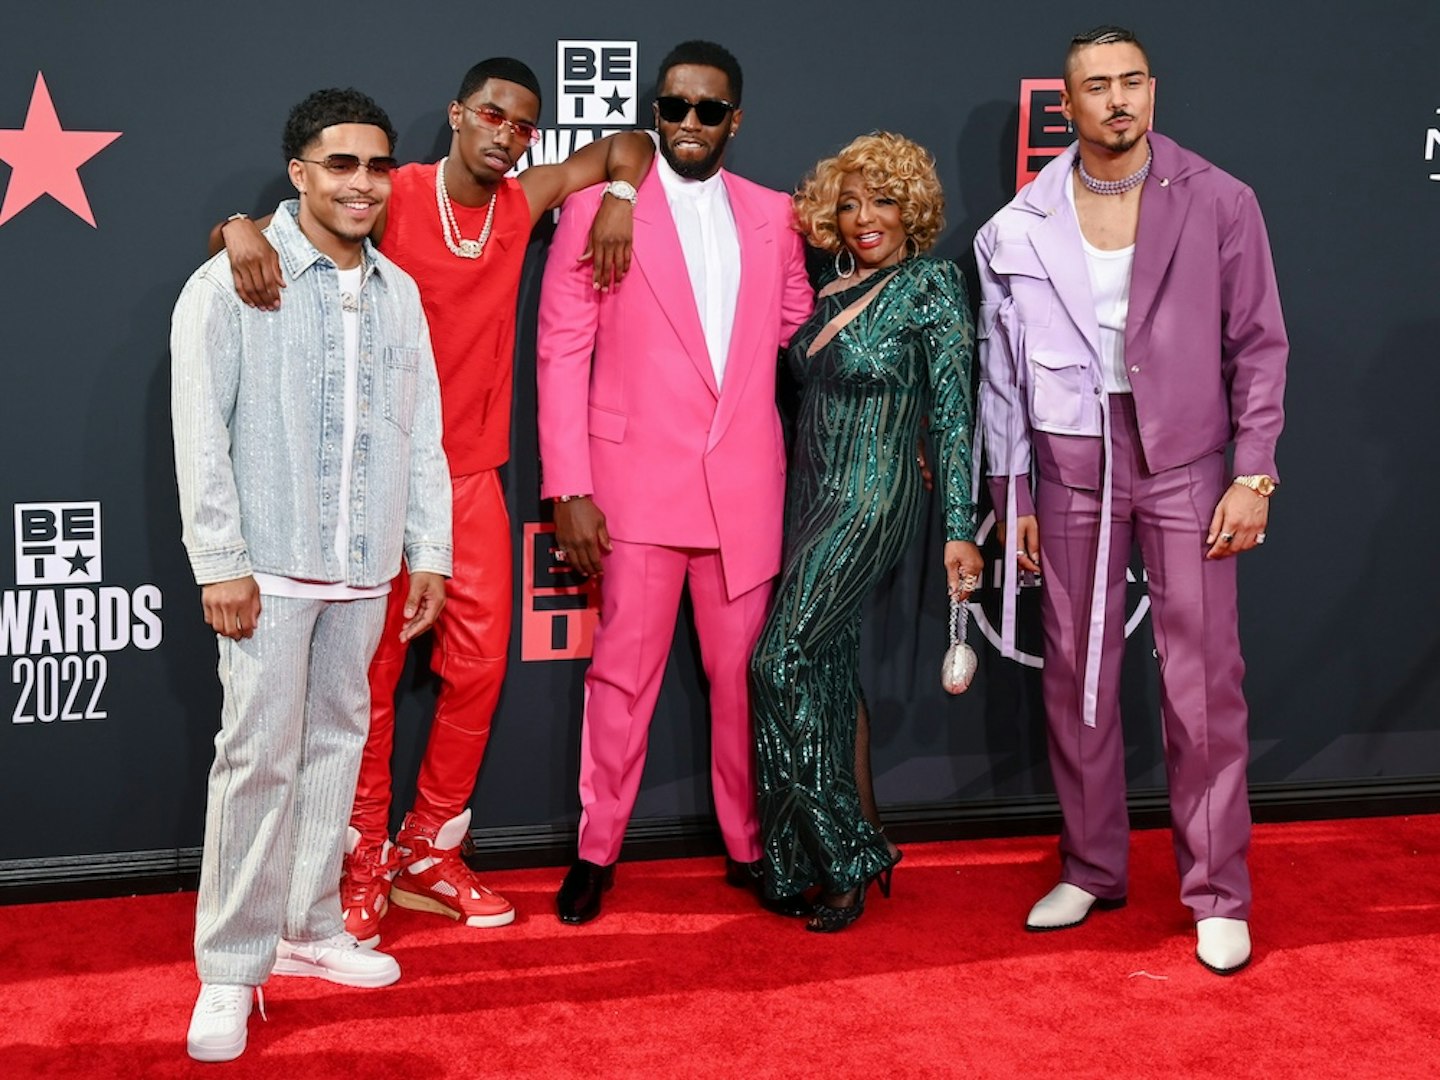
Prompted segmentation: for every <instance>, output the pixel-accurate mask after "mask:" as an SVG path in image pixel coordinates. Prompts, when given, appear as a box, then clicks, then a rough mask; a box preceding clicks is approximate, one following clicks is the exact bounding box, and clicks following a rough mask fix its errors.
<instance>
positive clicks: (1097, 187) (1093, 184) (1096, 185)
mask: <svg viewBox="0 0 1440 1080" xmlns="http://www.w3.org/2000/svg"><path fill="white" fill-rule="evenodd" d="M1154 158H1155V151H1154V150H1153V149H1151V148H1150V147H1148V146H1147V147H1146V148H1145V164H1144V165H1141V166H1140V168H1138V169H1136V170H1135V171H1134V172H1133V173H1131V174H1130V175H1129V176H1124V177H1121V178H1120V179H1119V180H1096V179H1095V177H1093V176H1091V175H1090V174H1089V173H1088V172H1086V171H1085V162H1083V161H1081V160H1080V155H1079V154H1078V153H1077V154H1076V155H1075V168H1076V170H1077V171H1078V172H1079V173H1080V183H1082V184H1084V185H1085V187H1086V188H1088V189H1089V190H1090V191H1093V192H1094V193H1095V194H1096V195H1124V194H1125V192H1127V191H1130V190H1131V189H1133V188H1137V187H1139V186H1140V185H1141V184H1143V183H1144V182H1145V178H1146V177H1147V176H1149V175H1150V162H1151V161H1153V160H1154Z"/></svg>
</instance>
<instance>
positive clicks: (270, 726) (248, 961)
mask: <svg viewBox="0 0 1440 1080" xmlns="http://www.w3.org/2000/svg"><path fill="white" fill-rule="evenodd" d="M261 604H262V609H261V613H260V623H259V625H258V626H257V627H256V629H255V633H254V635H253V636H252V637H250V638H249V639H248V640H244V641H231V640H230V639H229V638H217V641H218V642H219V646H220V665H219V671H220V685H221V687H222V689H223V691H224V703H223V705H222V708H221V714H220V732H219V734H218V735H216V736H215V764H214V765H213V766H212V767H211V770H210V787H209V796H208V800H207V806H206V811H205V852H204V856H203V858H202V860H201V864H200V895H199V899H198V902H197V904H196V913H195V968H196V970H197V971H198V972H199V975H200V979H201V981H202V982H208V983H243V984H247V985H251V986H258V985H260V984H261V983H263V982H265V980H266V979H267V978H268V977H269V975H270V968H271V966H272V965H273V964H274V962H275V946H276V943H277V941H278V940H279V938H281V937H284V938H286V939H287V940H290V941H317V940H320V939H322V938H327V937H330V936H331V935H333V934H338V933H339V932H340V931H341V930H343V929H344V922H343V920H342V918H341V914H340V892H339V883H340V862H341V857H342V854H343V845H344V836H345V825H346V822H347V821H348V820H349V818H350V804H351V801H352V800H353V799H354V796H355V778H356V774H357V772H358V771H359V768H360V752H361V750H362V749H363V748H364V746H365V735H366V732H367V730H368V728H369V722H370V690H369V683H368V681H367V680H366V669H367V667H368V665H369V663H370V657H371V655H372V654H373V653H374V652H375V646H376V645H377V644H378V642H379V640H380V631H381V627H382V626H383V624H384V620H385V598H384V597H380V598H378V599H372V600H346V601H329V600H302V599H291V598H288V597H280V596H265V597H263V598H262V600H261Z"/></svg>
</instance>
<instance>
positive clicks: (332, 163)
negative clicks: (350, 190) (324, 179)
mask: <svg viewBox="0 0 1440 1080" xmlns="http://www.w3.org/2000/svg"><path fill="white" fill-rule="evenodd" d="M295 160H296V161H303V162H305V163H306V164H308V165H319V166H320V167H321V168H322V169H324V170H325V171H326V172H328V173H329V174H330V175H331V176H354V175H355V174H356V173H357V172H359V171H360V169H361V168H362V167H363V168H364V169H365V171H366V172H368V173H369V174H370V175H371V176H378V177H381V178H384V177H387V176H389V175H390V174H391V173H392V172H393V171H394V170H395V169H397V168H399V166H400V162H398V161H396V160H395V159H394V158H393V157H372V158H371V159H370V160H369V161H361V160H360V159H359V158H358V157H356V156H355V155H354V154H327V155H326V156H325V157H323V158H320V159H319V160H316V159H315V158H303V157H302V158H296V159H295Z"/></svg>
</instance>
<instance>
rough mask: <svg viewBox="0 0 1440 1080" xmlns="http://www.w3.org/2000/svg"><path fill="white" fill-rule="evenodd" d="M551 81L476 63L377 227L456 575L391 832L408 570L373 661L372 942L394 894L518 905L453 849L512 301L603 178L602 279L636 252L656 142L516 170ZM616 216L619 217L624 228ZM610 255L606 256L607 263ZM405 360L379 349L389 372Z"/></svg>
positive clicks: (244, 264)
mask: <svg viewBox="0 0 1440 1080" xmlns="http://www.w3.org/2000/svg"><path fill="white" fill-rule="evenodd" d="M539 116H540V84H539V82H538V81H537V80H536V78H535V75H534V73H533V72H532V71H531V70H530V69H529V68H528V67H527V66H526V65H525V64H523V63H521V62H520V61H519V60H514V59H510V58H508V57H497V58H493V59H490V60H485V61H482V62H481V63H479V64H476V65H475V66H474V67H473V68H471V69H470V70H469V71H468V72H467V73H466V75H465V78H464V80H463V81H462V82H461V85H460V92H459V94H457V95H456V99H455V100H454V101H452V102H451V103H450V106H449V120H450V127H451V130H452V132H453V134H452V136H451V140H450V152H449V155H448V156H447V157H445V158H443V159H442V160H441V161H439V162H438V163H436V164H433V165H421V164H415V165H406V166H403V167H401V168H400V169H398V170H396V171H395V172H394V174H393V176H394V189H393V192H392V194H391V198H390V203H389V207H388V211H387V214H386V216H385V217H383V218H382V219H381V220H380V222H379V224H378V225H377V226H376V228H375V230H374V232H372V234H371V237H372V239H373V240H375V241H376V242H377V243H378V244H379V246H380V249H381V251H383V252H384V253H385V254H387V255H388V256H390V257H391V258H393V259H394V260H395V262H396V263H398V264H399V265H400V266H401V267H402V268H403V269H404V270H405V271H406V272H408V273H409V274H410V275H411V276H412V277H414V278H415V280H416V281H417V282H418V283H419V285H420V296H421V300H422V302H423V304H424V307H425V314H426V316H427V318H428V319H429V322H430V332H431V338H432V341H433V344H434V349H435V358H436V368H437V371H438V374H439V379H440V397H441V404H442V411H443V413H444V417H445V433H444V442H445V452H446V455H447V457H448V458H449V462H450V472H451V481H452V484H453V488H454V534H455V537H456V543H455V563H454V576H453V578H452V579H451V581H450V583H449V588H448V589H447V600H448V603H447V605H446V609H445V611H444V612H443V613H442V615H441V618H440V620H439V622H437V624H436V626H435V645H434V650H433V652H432V654H431V667H432V668H433V669H434V671H435V673H436V675H438V676H439V678H440V694H439V700H438V701H437V703H436V706H435V717H434V720H433V721H432V723H431V726H430V739H429V743H428V744H427V746H426V748H425V755H424V758H423V760H422V762H421V766H420V774H419V778H418V780H417V784H416V795H415V804H414V806H413V807H412V809H411V810H410V812H409V813H408V814H407V815H406V816H405V820H404V823H403V824H402V825H401V827H400V832H399V834H398V835H397V836H396V838H395V843H394V844H393V845H392V844H391V843H390V840H389V816H390V795H391V776H390V756H391V750H392V748H393V745H394V732H395V688H396V684H397V683H398V681H399V678H400V674H401V671H402V670H403V669H404V666H405V653H406V649H407V648H408V643H409V640H410V638H411V636H412V635H411V634H410V633H408V632H407V630H406V624H407V620H409V619H410V618H411V617H412V616H413V614H414V613H413V611H412V610H411V609H412V606H413V604H412V601H411V600H410V599H409V588H408V583H407V575H406V572H405V570H404V569H403V568H402V570H401V572H400V577H399V578H398V579H397V581H396V582H395V584H394V586H393V587H392V589H391V592H390V606H389V610H388V612H387V616H386V624H385V631H384V633H383V635H382V637H381V639H380V647H379V649H378V650H377V652H376V654H375V657H374V660H373V661H372V662H371V666H370V696H371V706H370V708H371V715H370V735H369V739H368V741H367V743H366V746H365V754H364V758H363V761H362V763H361V768H360V779H359V783H358V785H357V788H356V792H355V804H354V809H353V810H352V812H351V818H350V829H349V832H348V847H347V852H348V854H347V855H346V859H345V867H344V872H343V878H342V882H341V903H342V906H343V907H344V909H345V926H346V929H347V930H348V931H349V932H350V933H352V934H354V935H355V937H356V938H358V939H359V940H360V941H361V942H362V943H365V944H375V943H378V941H379V939H380V938H379V921H380V919H381V917H382V916H383V915H384V914H385V911H386V910H387V908H388V906H389V901H390V899H392V898H393V900H394V901H395V903H397V904H399V905H400V906H401V907H406V908H412V909H415V910H420V911H432V912H435V913H438V914H442V915H448V916H449V917H450V918H452V919H456V920H458V921H459V922H461V923H463V924H465V925H466V926H476V927H490V926H503V925H505V924H507V923H509V922H512V921H513V920H514V918H515V909H514V908H513V907H512V906H511V904H510V903H509V901H507V900H505V899H504V898H503V897H501V896H499V895H498V894H496V893H494V892H492V891H491V890H489V889H487V888H486V887H485V886H484V885H482V884H481V883H480V882H479V880H478V879H477V878H476V876H475V874H474V873H473V872H472V871H471V870H470V869H469V867H467V866H466V865H465V863H464V862H463V861H462V860H461V858H460V846H461V843H462V842H463V841H464V839H465V837H466V836H467V835H468V833H469V827H470V810H469V802H470V797H471V795H472V794H473V792H474V786H475V778H476V775H477V773H478V772H479V768H480V762H481V759H482V758H483V757H484V753H485V746H486V743H487V742H488V740H489V735H490V720H491V717H492V716H493V715H494V713H495V707H496V704H497V701H498V699H499V695H500V684H501V682H502V681H503V679H504V676H505V663H506V654H507V651H508V647H509V641H510V618H511V606H512V600H511V597H512V588H513V585H512V565H511V538H510V519H509V514H508V513H507V511H506V507H505V495H504V490H503V488H502V486H501V483H500V473H499V470H500V467H501V466H502V465H503V464H504V463H505V461H506V459H507V458H508V456H509V447H510V393H511V383H512V374H513V367H514V363H513V359H514V349H515V303H516V298H517V295H518V293H519V287H520V272H521V268H522V265H523V263H524V258H525V247H526V243H527V241H528V239H529V236H530V231H531V229H532V227H533V226H534V224H535V222H536V221H538V220H539V218H540V215H541V214H543V213H545V212H546V211H548V210H551V209H553V208H554V207H556V206H558V205H559V204H560V203H561V202H562V201H563V200H564V199H565V197H566V196H567V195H569V194H570V193H571V192H572V191H577V190H579V189H581V188H583V187H587V186H589V185H591V184H594V183H597V182H599V181H602V180H605V179H606V178H607V176H609V177H611V178H613V180H614V181H615V182H614V183H612V185H611V196H612V197H609V198H606V199H605V200H604V202H605V207H604V208H603V210H604V213H605V214H606V215H607V216H609V217H610V218H611V221H610V223H609V225H608V228H607V224H606V223H602V222H597V225H596V229H595V231H594V233H593V234H592V235H595V236H601V235H618V236H622V237H624V239H623V240H621V241H617V242H616V243H614V244H611V245H608V246H607V247H605V248H604V249H603V250H602V249H601V248H600V247H599V246H597V248H596V252H595V254H596V260H595V261H596V269H595V273H596V277H597V284H598V282H599V280H600V279H601V278H602V276H606V275H608V273H609V272H610V271H611V270H612V268H613V269H614V270H615V271H616V273H617V274H618V272H620V271H621V270H623V267H624V262H625V259H626V258H627V257H628V232H629V224H630V222H629V217H630V212H631V208H632V207H633V201H634V187H633V186H632V185H633V184H634V183H638V182H639V180H640V178H641V177H642V176H643V175H644V173H645V172H646V170H647V168H648V166H649V163H650V159H651V157H652V156H653V153H654V149H653V146H652V144H651V142H650V139H649V138H648V137H647V136H646V135H644V134H643V133H639V132H635V133H630V132H627V133H623V134H621V135H617V136H613V137H611V138H609V139H605V140H602V141H601V142H599V143H592V144H591V145H590V146H587V147H585V148H584V149H582V150H580V151H577V152H576V153H575V154H574V155H572V156H571V157H570V158H569V159H568V160H566V161H565V162H562V163H560V164H558V165H548V166H536V167H533V168H529V169H526V170H525V171H524V172H522V173H521V174H520V175H519V177H518V178H516V177H507V176H506V173H508V172H509V171H510V169H511V168H512V167H513V166H514V165H515V163H516V161H517V160H518V159H519V157H520V156H521V155H522V154H523V153H524V152H525V150H526V149H527V148H528V147H529V146H531V145H533V143H534V142H535V141H536V140H537V138H538V136H539V131H538V127H537V125H538V122H539ZM617 222H618V224H617ZM219 238H223V241H224V244H225V246H226V248H227V249H228V250H229V252H230V257H231V262H232V264H233V265H234V267H235V277H236V284H237V288H238V289H239V291H240V293H241V295H242V296H243V297H245V298H246V299H247V300H249V301H252V302H254V303H255V304H256V306H259V307H267V308H273V307H278V305H279V302H280V298H279V289H280V287H281V286H282V284H283V283H282V282H281V281H280V274H279V265H278V262H276V261H275V259H274V252H273V250H272V249H271V248H270V247H269V245H268V244H267V243H266V242H265V240H264V239H263V237H261V236H260V233H259V231H258V230H257V229H256V228H255V227H254V225H253V224H252V223H251V222H249V221H247V220H243V219H239V218H238V217H237V218H232V219H231V220H230V221H227V222H226V223H224V224H223V225H222V226H221V227H220V230H219V234H218V236H217V237H216V239H219ZM602 256H603V258H602ZM403 363H404V359H403V358H399V357H385V358H377V374H376V377H377V378H385V377H387V375H388V373H389V372H390V371H391V370H392V368H393V367H394V366H397V365H403Z"/></svg>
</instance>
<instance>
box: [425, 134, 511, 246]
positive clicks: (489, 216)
mask: <svg viewBox="0 0 1440 1080" xmlns="http://www.w3.org/2000/svg"><path fill="white" fill-rule="evenodd" d="M449 160H450V159H449V158H448V157H443V158H441V159H440V164H439V165H437V166H436V167H435V206H436V208H437V209H439V211H440V232H441V234H442V235H443V236H444V237H445V246H446V247H448V248H449V249H450V253H451V254H452V255H458V256H459V257H460V258H462V259H478V258H479V257H480V256H481V254H482V253H483V252H484V251H485V241H487V240H489V239H490V227H491V226H492V225H494V224H495V196H496V195H499V194H500V192H499V190H498V189H497V190H495V191H494V192H492V193H491V195H490V209H488V210H487V211H486V212H485V226H484V227H483V228H482V229H481V230H480V236H479V237H478V238H477V239H475V240H466V239H465V237H463V236H461V235H460V223H459V222H457V221H456V220H455V207H454V206H453V205H451V203H450V192H449V191H447V190H446V189H445V163H446V162H447V161H449Z"/></svg>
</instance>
